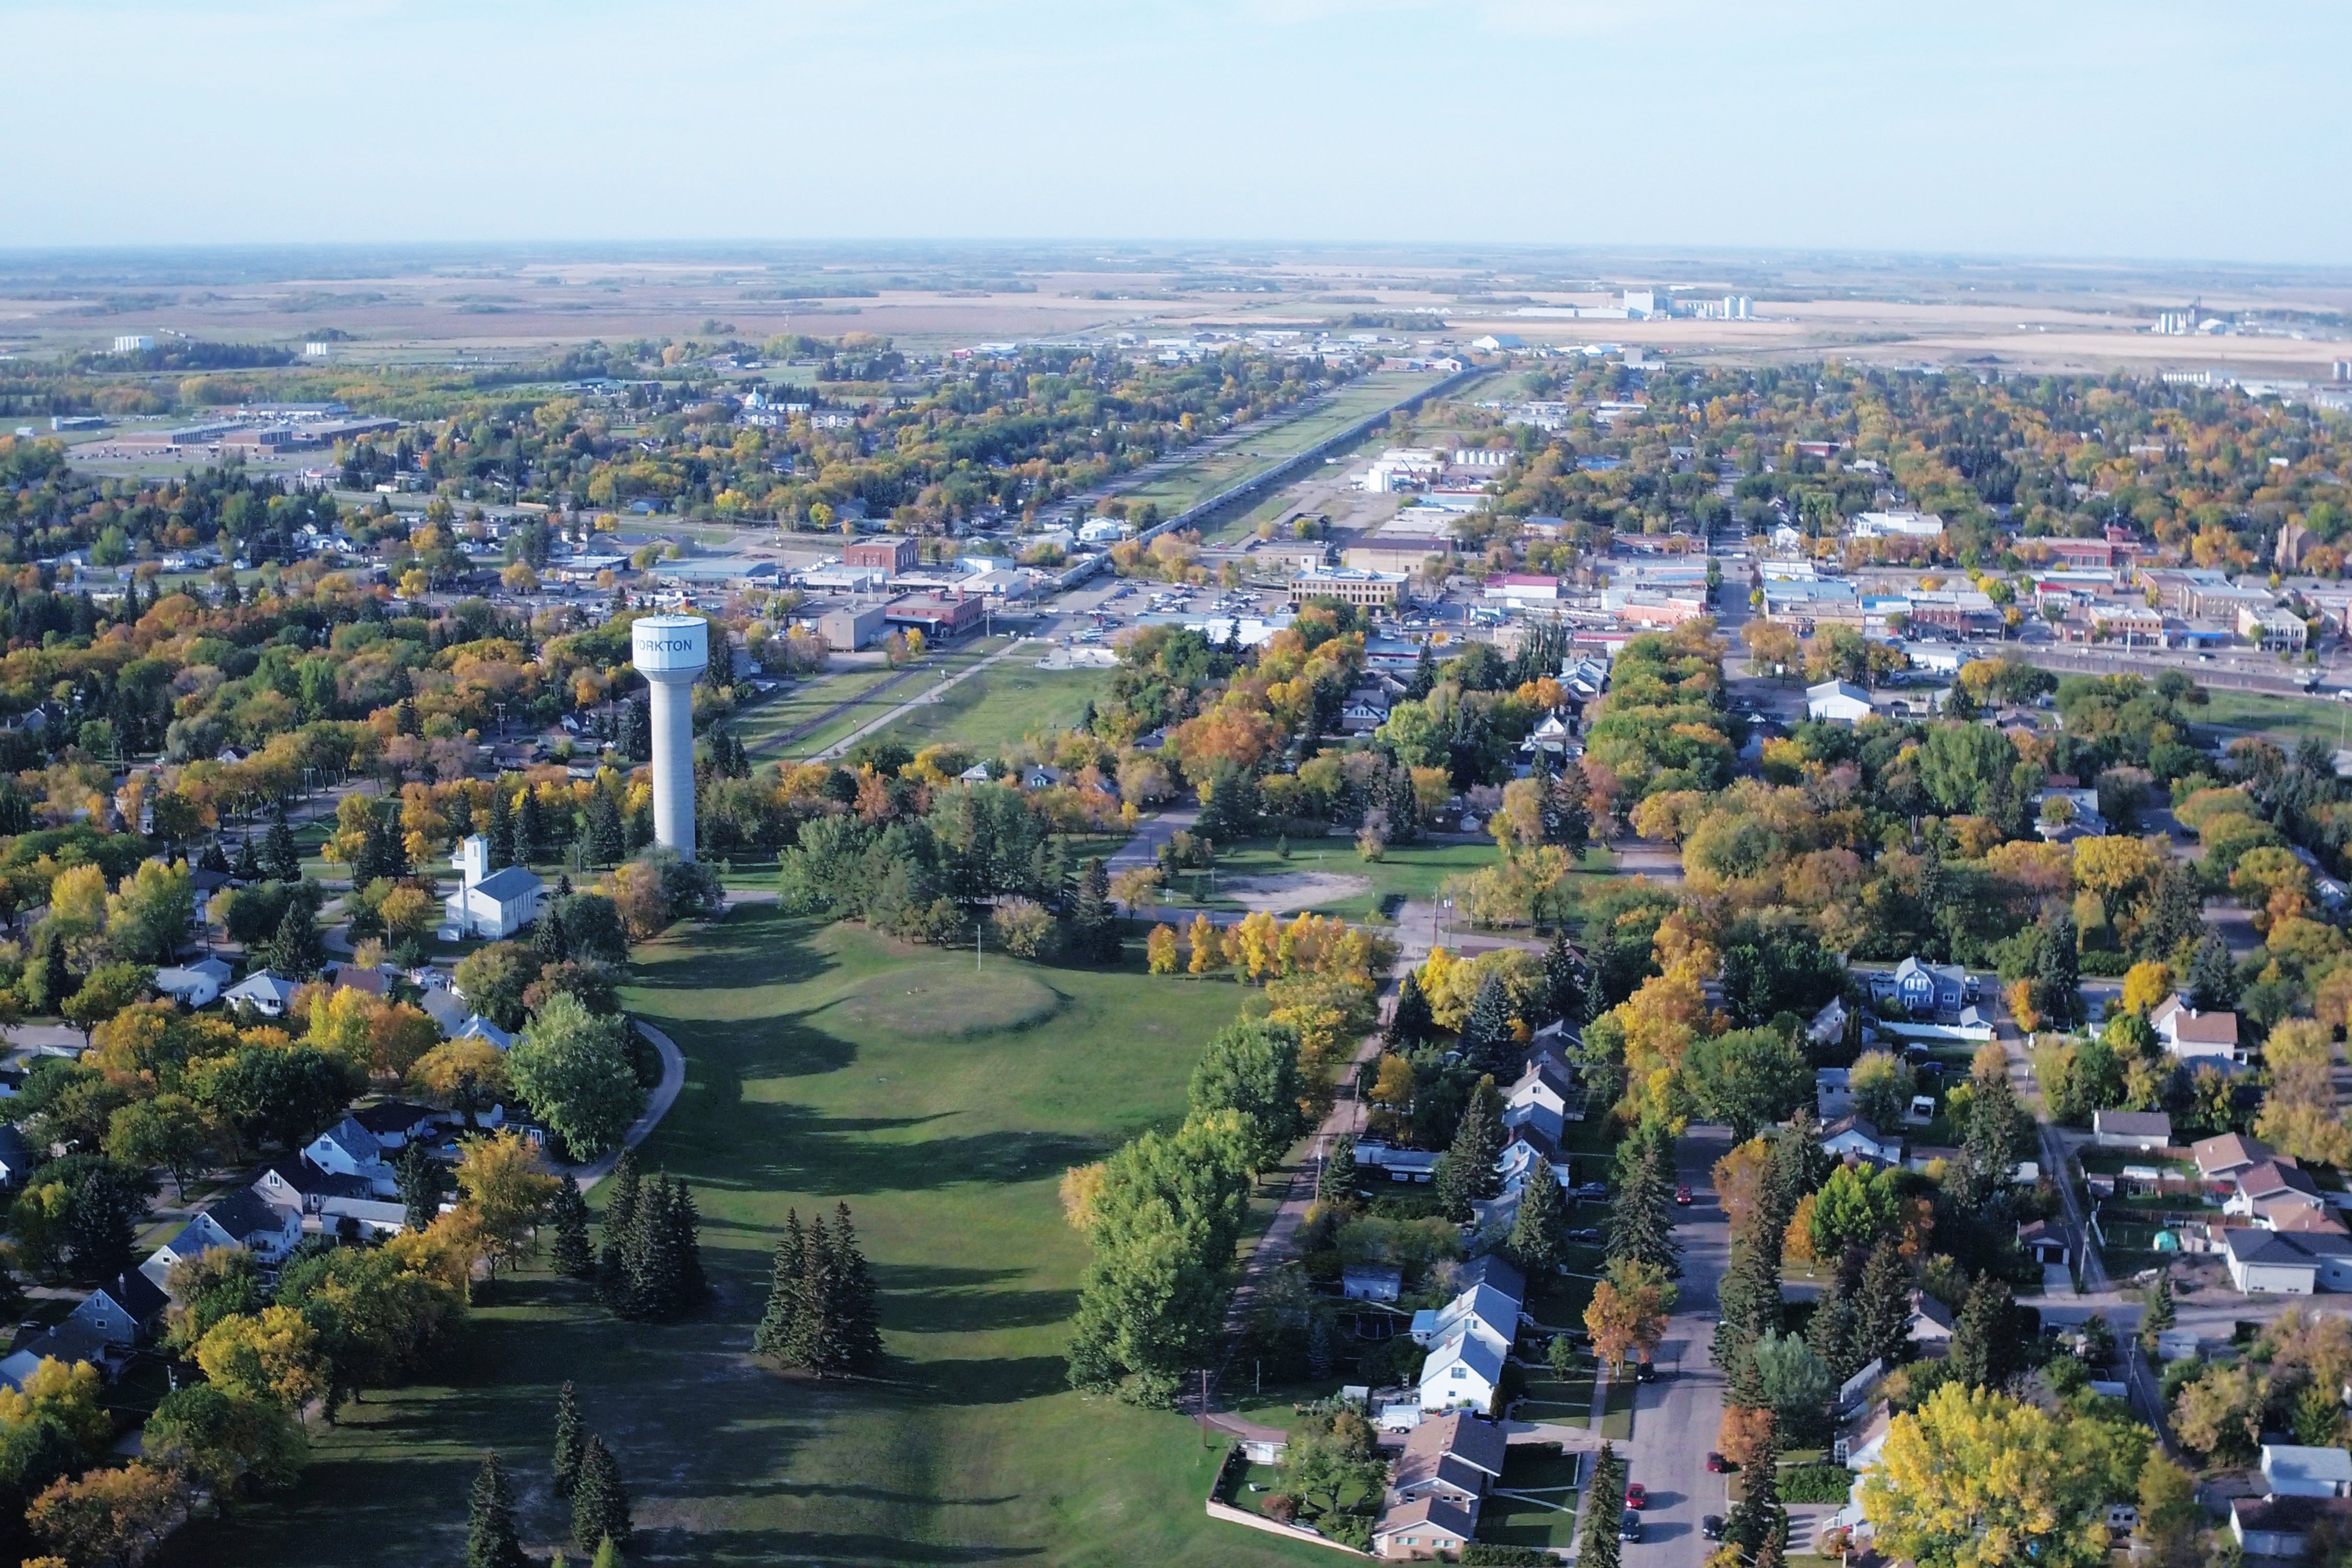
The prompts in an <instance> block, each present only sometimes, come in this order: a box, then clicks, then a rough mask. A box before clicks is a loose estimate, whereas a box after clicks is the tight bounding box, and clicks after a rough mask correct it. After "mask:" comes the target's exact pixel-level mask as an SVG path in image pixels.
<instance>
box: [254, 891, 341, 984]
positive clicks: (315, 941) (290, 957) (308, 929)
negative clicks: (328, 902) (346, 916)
mask: <svg viewBox="0 0 2352 1568" xmlns="http://www.w3.org/2000/svg"><path fill="white" fill-rule="evenodd" d="M268 960H269V967H270V969H271V971H272V972H273V973H276V974H277V975H278V977H279V978H280V979H284V980H295V981H301V980H308V979H310V978H311V977H312V976H313V975H316V974H317V973H319V969H320V965H321V964H323V963H326V961H327V952H326V948H325V947H324V945H323V944H321V943H320V941H319V926H318V922H317V921H314V920H312V919H311V918H310V906H308V905H307V904H305V903H303V902H302V900H299V899H293V900H288V902H287V905H286V913H285V914H284V915H283V916H282V917H280V918H279V920H278V931H277V934H276V935H274V936H272V937H271V938H270V939H269V942H268Z"/></svg>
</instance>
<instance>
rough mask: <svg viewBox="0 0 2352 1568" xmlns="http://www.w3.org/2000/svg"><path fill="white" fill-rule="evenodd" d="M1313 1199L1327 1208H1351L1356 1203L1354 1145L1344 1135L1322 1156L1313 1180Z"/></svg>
mask: <svg viewBox="0 0 2352 1568" xmlns="http://www.w3.org/2000/svg"><path fill="white" fill-rule="evenodd" d="M1315 1201H1316V1202H1317V1203H1319V1204H1321V1205H1324V1206H1325V1207H1327V1208H1340V1209H1344V1208H1352V1207H1353V1206H1355V1203H1356V1146H1355V1144H1354V1143H1352V1142H1349V1140H1348V1139H1347V1138H1346V1137H1345V1136H1342V1137H1340V1138H1339V1139H1338V1140H1337V1141H1336V1142H1333V1143H1332V1145H1331V1152H1329V1153H1328V1154H1326V1155H1325V1156H1323V1169H1322V1170H1321V1171H1320V1172H1319V1173H1317V1176H1316V1180H1315Z"/></svg>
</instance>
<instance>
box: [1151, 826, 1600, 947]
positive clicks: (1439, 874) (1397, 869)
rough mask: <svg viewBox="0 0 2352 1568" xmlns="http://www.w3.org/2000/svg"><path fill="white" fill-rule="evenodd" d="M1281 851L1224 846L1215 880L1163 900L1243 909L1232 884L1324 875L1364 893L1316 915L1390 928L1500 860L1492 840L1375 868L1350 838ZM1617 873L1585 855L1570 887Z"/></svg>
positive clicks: (1202, 874)
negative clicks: (1401, 912) (1347, 880)
mask: <svg viewBox="0 0 2352 1568" xmlns="http://www.w3.org/2000/svg"><path fill="white" fill-rule="evenodd" d="M1277 848H1278V847H1277V843H1276V840H1274V839H1271V838H1252V839H1244V840H1243V841H1241V842H1239V843H1237V844H1234V846H1232V847H1230V848H1228V847H1224V846H1223V845H1220V846H1219V847H1218V848H1217V864H1216V874H1215V876H1214V877H1213V878H1212V876H1211V875H1210V873H1209V872H1208V871H1206V870H1187V871H1179V872H1178V873H1177V874H1176V880H1175V883H1174V885H1173V886H1172V887H1171V889H1168V891H1167V893H1166V895H1165V898H1166V901H1167V902H1168V903H1170V904H1171V905H1181V906H1182V907H1184V908H1187V909H1190V908H1192V907H1193V906H1195V905H1206V906H1207V907H1209V908H1211V909H1239V908H1241V907H1242V906H1241V904H1240V903H1239V901H1238V900H1235V899H1234V898H1233V897H1231V896H1230V895H1229V894H1228V893H1227V892H1226V891H1225V890H1224V885H1225V883H1226V882H1227V881H1228V880H1229V879H1232V878H1234V877H1249V878H1273V877H1282V876H1288V875H1297V874H1307V873H1317V872H1319V873H1322V874H1324V875H1326V876H1332V877H1352V878H1357V879H1360V880H1362V881H1363V882H1364V883H1365V884H1366V886H1365V887H1364V888H1363V889H1362V890H1360V891H1358V892H1354V893H1349V894H1347V895H1345V896H1342V897H1338V898H1332V899H1327V900H1323V901H1322V902H1319V903H1317V904H1314V905H1312V906H1309V907H1311V908H1312V909H1313V910H1315V912H1317V913H1318V914H1327V915H1339V916H1342V917H1344V918H1346V919H1348V920H1351V921H1364V922H1370V923H1379V922H1381V921H1391V922H1392V921H1394V919H1395V911H1394V910H1392V909H1391V907H1390V906H1391V904H1392V903H1393V901H1394V900H1398V899H1404V900H1412V901H1413V902H1416V903H1427V902H1430V901H1431V900H1434V899H1435V898H1436V897H1437V895H1438V890H1439V889H1441V888H1443V887H1444V885H1445V881H1446V879H1448V878H1449V877H1466V876H1470V875H1472V874H1473V873H1475V872H1478V871H1483V870H1485V869H1486V868H1488V867H1490V866H1493V865H1494V864H1496V860H1497V858H1498V852H1497V851H1496V847H1495V843H1494V840H1492V839H1488V838H1482V839H1480V840H1478V841H1476V842H1475V843H1462V844H1404V845H1394V846H1391V847H1390V848H1389V849H1387V850H1386V851H1385V852H1383V853H1382V855H1381V858H1379V859H1378V860H1370V861H1368V860H1366V859H1365V858H1363V857H1362V856H1360V855H1359V854H1357V853H1356V844H1355V840H1354V838H1353V837H1339V836H1337V835H1326V836H1324V837H1318V838H1294V839H1292V840H1291V841H1290V857H1289V858H1288V859H1285V858H1283V857H1282V856H1281V855H1280V854H1279V853H1278V852H1277ZM1615 867H1616V858H1615V857H1614V856H1612V854H1611V853H1610V852H1609V851H1608V850H1606V849H1603V848H1601V847H1597V846H1596V847H1593V848H1591V849H1589V850H1587V851H1586V852H1585V856H1584V858H1583V860H1582V861H1581V862H1580V863H1579V864H1578V866H1577V868H1576V869H1575V870H1574V871H1573V872H1571V873H1570V881H1571V882H1572V883H1575V884H1577V885H1578V886H1580V887H1581V886H1582V885H1583V884H1584V883H1585V882H1587V881H1589V880H1591V879H1595V878H1601V877H1606V876H1610V875H1612V874H1613V872H1614V869H1615ZM1423 918H1426V917H1423ZM1443 934H1444V936H1445V938H1446V941H1447V942H1448V943H1450V944H1451V943H1455V942H1458V941H1459V939H1460V937H1461V936H1463V935H1465V934H1467V926H1466V924H1465V922H1463V921H1449V922H1448V923H1447V925H1446V927H1445V930H1444V933H1443Z"/></svg>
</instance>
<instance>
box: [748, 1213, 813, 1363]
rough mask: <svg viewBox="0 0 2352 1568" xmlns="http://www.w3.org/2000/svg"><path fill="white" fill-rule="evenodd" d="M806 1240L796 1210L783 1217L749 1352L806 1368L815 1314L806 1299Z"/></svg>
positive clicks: (807, 1264) (811, 1304) (807, 1297)
mask: <svg viewBox="0 0 2352 1568" xmlns="http://www.w3.org/2000/svg"><path fill="white" fill-rule="evenodd" d="M808 1270H809V1259H808V1238H807V1237H805V1236H804V1235H803V1234H802V1231H801V1215H800V1211H799V1210H798V1209H792V1210H788V1211H787V1212H786V1213H785V1215H784V1234H783V1236H782V1238H781V1239H779V1240H778V1241H777V1243H776V1255H775V1258H774V1260H773V1261H772V1263H771V1264H770V1266H769V1269H768V1306H767V1310H766V1311H764V1312H762V1313H761V1317H760V1326H759V1327H758V1328H757V1329H755V1330H753V1331H752V1332H751V1349H752V1351H753V1352H755V1353H757V1354H760V1355H766V1356H773V1357H775V1358H776V1359H777V1360H778V1361H780V1362H782V1363H784V1364H785V1365H786V1366H806V1365H807V1364H808V1361H809V1353H810V1351H811V1349H812V1347H813V1345H814V1340H815V1337H816V1335H815V1311H814V1304H813V1303H812V1302H811V1301H810V1300H809V1296H808V1284H809V1281H808Z"/></svg>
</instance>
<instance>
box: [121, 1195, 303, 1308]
mask: <svg viewBox="0 0 2352 1568" xmlns="http://www.w3.org/2000/svg"><path fill="white" fill-rule="evenodd" d="M301 1240H302V1216H301V1215H299V1214H293V1215H289V1214H288V1213H286V1212H285V1211H284V1210H281V1209H278V1208H273V1207H272V1206H271V1205H268V1204H266V1203H264V1202H262V1201H261V1199H260V1198H259V1197H258V1196H257V1195H256V1194H254V1193H253V1192H252V1190H251V1189H249V1188H240V1189H238V1190H237V1191H236V1192H233V1193H231V1194H229V1195H228V1196H226V1197H225V1198H223V1199H221V1200H220V1202H218V1203H216V1204H212V1205H207V1206H206V1207H205V1209H203V1210H202V1211H201V1212H199V1213H198V1214H197V1215H196V1216H195V1217H194V1219H191V1220H190V1221H188V1223H187V1224H186V1225H184V1226H181V1227H180V1232H179V1234H178V1235H176V1236H174V1237H172V1239H171V1240H169V1241H167V1242H165V1243H164V1244H163V1246H161V1247H157V1248H156V1249H155V1250H154V1252H153V1253H152V1254H150V1255H149V1257H148V1258H147V1261H146V1262H144V1263H142V1264H141V1265H140V1266H139V1272H140V1273H142V1274H143V1275H145V1276H146V1277H147V1279H149V1280H150V1281H151V1282H152V1283H153V1284H154V1286H155V1287H156V1289H165V1288H166V1286H167V1284H168V1282H169V1280H170V1279H171V1274H172V1265H173V1264H174V1263H178V1262H180V1261H182V1260H183V1259H184V1258H196V1257H200V1256H202V1255H203V1254H205V1253H207V1252H211V1251H215V1250H216V1249H217V1248H220V1247H243V1248H244V1249H245V1250H247V1252H250V1253H252V1254H253V1255H254V1257H255V1258H257V1259H258V1260H259V1261H261V1262H262V1263H264V1264H271V1265H274V1264H277V1263H278V1262H280V1261H282V1260H283V1259H284V1258H285V1257H286V1255H287V1254H288V1253H289V1252H291V1251H293V1250H294V1248H295V1247H297V1246H299V1244H300V1243H301Z"/></svg>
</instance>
